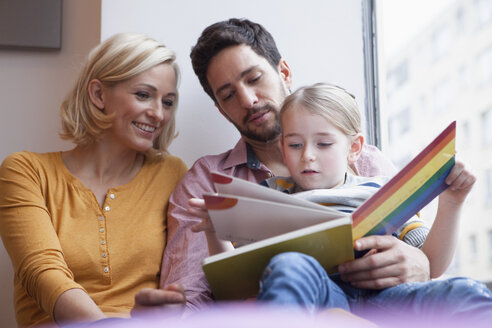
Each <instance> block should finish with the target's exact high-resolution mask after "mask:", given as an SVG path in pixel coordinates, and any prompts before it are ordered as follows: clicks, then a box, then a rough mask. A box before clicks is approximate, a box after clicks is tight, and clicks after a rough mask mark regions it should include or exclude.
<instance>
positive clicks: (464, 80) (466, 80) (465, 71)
mask: <svg viewBox="0 0 492 328" xmlns="http://www.w3.org/2000/svg"><path fill="white" fill-rule="evenodd" d="M458 85H459V86H460V89H461V90H460V91H463V90H466V89H468V88H469V87H470V85H471V77H470V69H469V67H468V66H466V65H463V66H461V67H460V68H459V71H458Z"/></svg>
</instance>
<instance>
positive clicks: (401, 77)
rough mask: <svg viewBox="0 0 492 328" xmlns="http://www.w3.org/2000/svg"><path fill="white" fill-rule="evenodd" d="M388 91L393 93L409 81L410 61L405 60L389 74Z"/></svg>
mask: <svg viewBox="0 0 492 328" xmlns="http://www.w3.org/2000/svg"><path fill="white" fill-rule="evenodd" d="M387 80H388V91H389V92H390V93H392V92H393V91H395V90H398V89H399V88H401V87H402V86H403V85H404V84H405V82H407V80H408V61H407V60H404V61H402V62H401V63H400V64H399V65H397V66H396V67H395V68H394V69H392V70H391V71H390V72H389V73H388V78H387Z"/></svg>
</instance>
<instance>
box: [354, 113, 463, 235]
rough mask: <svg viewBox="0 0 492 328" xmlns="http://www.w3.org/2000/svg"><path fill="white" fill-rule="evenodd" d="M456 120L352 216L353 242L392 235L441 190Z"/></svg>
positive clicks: (452, 152)
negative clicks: (364, 238)
mask: <svg viewBox="0 0 492 328" xmlns="http://www.w3.org/2000/svg"><path fill="white" fill-rule="evenodd" d="M455 139H456V121H454V122H452V123H451V124H450V125H449V126H448V127H447V128H446V129H445V130H444V131H443V132H442V133H441V134H440V135H439V136H438V137H437V138H436V139H434V141H432V142H431V143H430V144H429V145H428V146H427V147H426V148H425V149H424V150H423V151H422V152H420V154H418V155H417V156H416V157H415V158H414V159H413V160H412V161H411V162H410V163H408V164H407V165H406V166H405V167H404V168H403V169H402V170H401V171H400V172H399V173H398V174H397V175H395V176H394V177H393V178H392V179H391V180H390V181H388V183H386V184H385V185H384V186H383V187H382V188H381V189H380V190H379V191H378V192H377V193H376V194H374V195H373V196H372V197H371V198H370V199H369V200H367V201H366V202H365V203H364V204H363V205H362V206H361V207H359V208H358V209H357V211H355V212H354V213H352V227H353V239H354V240H356V239H358V238H361V237H363V236H367V235H383V234H391V233H393V232H394V231H396V230H397V229H398V228H399V227H400V226H402V225H403V224H404V223H405V222H406V221H407V220H408V219H410V218H411V217H412V216H413V215H415V214H416V213H417V212H418V211H420V210H421V209H422V208H423V207H424V206H426V205H427V204H428V203H429V202H430V201H432V200H433V199H434V198H435V197H437V196H438V195H439V194H440V193H441V192H442V191H444V190H445V189H446V188H447V187H448V185H447V184H446V183H445V182H444V180H445V179H446V177H447V176H448V174H449V172H450V171H451V168H452V167H453V166H454V162H455V153H456V151H455Z"/></svg>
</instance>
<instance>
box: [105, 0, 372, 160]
mask: <svg viewBox="0 0 492 328" xmlns="http://www.w3.org/2000/svg"><path fill="white" fill-rule="evenodd" d="M231 17H245V18H249V19H251V20H253V21H256V22H259V23H261V24H262V25H264V26H265V27H266V28H267V29H268V30H269V31H270V32H271V33H272V35H273V37H274V38H275V40H276V42H277V46H278V48H279V50H280V53H281V54H282V55H283V57H284V58H285V59H286V60H287V63H288V64H289V65H290V67H291V69H292V71H293V74H294V88H293V89H296V88H297V87H299V86H301V85H305V84H308V83H315V82H320V81H326V82H333V83H337V84H339V85H341V86H344V87H345V88H347V89H348V90H350V91H352V93H353V94H354V95H355V96H356V97H357V99H358V102H359V104H360V105H361V106H364V102H365V101H364V97H365V94H364V92H365V91H364V73H363V72H364V71H363V68H364V67H363V65H364V64H363V53H362V9H361V1H360V0H305V1H297V0H268V1H265V0H249V1H230V0H208V1H199V0H196V1H192V0H181V1H160V0H139V1H138V6H135V1H133V0H102V23H101V39H106V38H108V37H109V36H111V35H113V34H115V33H118V32H130V31H131V32H140V33H146V34H148V35H150V36H152V37H154V38H156V39H158V40H160V41H162V42H164V43H165V44H166V45H167V46H168V47H170V48H171V49H173V50H175V51H176V53H177V56H178V63H179V65H180V67H181V71H182V81H181V86H180V89H179V91H180V95H181V98H180V105H179V108H178V114H177V127H178V130H179V132H180V135H179V137H178V138H177V139H176V140H175V141H174V143H173V145H172V146H171V149H170V150H171V152H172V153H173V154H175V155H177V156H179V157H181V158H182V159H183V160H184V161H185V162H186V163H187V164H188V165H191V164H192V163H193V162H194V161H195V160H196V159H197V158H198V157H200V156H202V155H205V154H215V153H220V152H223V151H225V150H227V149H229V148H230V147H232V146H233V145H234V144H235V143H236V142H237V140H238V138H239V134H238V133H237V132H236V130H235V128H234V127H233V126H232V124H230V123H228V122H227V121H226V120H225V119H224V118H223V117H222V116H221V115H220V114H219V112H218V110H217V109H216V108H215V107H214V106H213V103H212V101H211V99H210V98H209V97H208V96H207V95H206V94H205V92H204V91H203V90H202V88H201V86H200V83H199V82H198V79H197V78H196V76H195V75H194V73H193V70H192V67H191V62H190V59H189V54H190V50H191V47H192V46H193V45H194V44H195V42H196V40H197V38H198V37H199V35H200V34H201V32H202V30H203V29H204V28H205V27H206V26H208V25H210V24H212V23H215V22H217V21H219V20H225V19H228V18H231ZM361 110H362V111H363V109H362V108H361Z"/></svg>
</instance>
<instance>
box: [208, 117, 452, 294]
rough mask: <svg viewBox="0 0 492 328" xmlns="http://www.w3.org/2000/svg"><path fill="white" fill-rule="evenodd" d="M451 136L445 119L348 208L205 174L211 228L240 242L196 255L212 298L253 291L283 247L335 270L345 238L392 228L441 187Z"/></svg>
mask: <svg viewBox="0 0 492 328" xmlns="http://www.w3.org/2000/svg"><path fill="white" fill-rule="evenodd" d="M455 136H456V122H453V123H451V124H450V125H449V126H448V127H447V128H446V129H444V131H443V132H442V133H441V134H439V136H438V137H437V138H436V139H434V140H433V141H432V142H431V143H430V144H429V145H428V146H427V147H426V148H425V149H424V150H423V151H421V152H420V153H419V154H418V155H417V156H416V157H415V158H414V159H413V160H412V161H411V162H410V163H408V164H407V165H406V166H405V167H404V168H403V169H402V170H401V171H400V172H398V173H397V174H396V175H395V176H394V177H393V178H391V179H390V180H389V181H388V182H387V183H386V184H385V185H384V186H383V187H382V188H381V189H379V190H378V191H377V192H376V193H375V194H374V195H373V196H371V197H370V198H369V199H368V200H367V201H365V202H364V203H363V204H362V205H361V206H360V207H359V208H358V209H357V210H356V211H355V212H353V213H352V214H348V213H343V212H339V211H336V210H334V209H332V208H330V207H326V206H323V205H320V204H316V203H314V202H311V201H309V200H308V199H309V197H306V195H303V197H296V194H292V195H288V194H285V193H282V192H279V191H277V190H274V189H270V188H267V187H265V186H262V185H259V184H256V183H252V182H249V181H246V180H242V179H239V178H235V177H230V176H226V175H223V174H221V173H212V179H213V182H214V186H215V188H216V193H214V194H211V193H209V194H204V195H203V197H204V200H205V204H206V207H207V208H208V210H209V214H210V218H211V220H212V222H213V225H214V228H215V231H216V234H217V236H218V237H219V238H221V239H224V240H231V241H234V242H237V243H238V244H239V245H244V246H241V247H238V248H236V249H235V250H232V251H229V252H225V253H222V254H217V255H214V256H211V257H208V258H206V259H205V260H204V262H203V270H204V272H205V275H206V277H207V279H208V281H209V284H210V286H211V288H212V291H213V293H214V296H215V297H216V298H217V299H243V298H247V297H251V296H254V294H255V293H256V292H257V291H258V281H259V277H260V275H261V272H262V271H263V269H264V267H265V266H266V264H267V263H268V261H269V260H270V258H271V257H273V256H274V255H276V254H278V253H281V252H286V251H298V252H302V253H306V254H309V255H312V256H314V257H315V258H316V259H317V260H318V261H319V262H320V263H321V264H322V265H323V267H324V268H325V270H326V271H327V272H328V273H331V272H335V270H336V266H337V265H338V264H340V263H342V262H345V261H349V260H351V259H353V253H354V251H353V246H352V245H353V240H356V239H358V238H361V237H363V236H367V235H373V234H380V235H381V234H391V233H393V232H394V231H396V230H397V229H398V228H399V227H400V226H401V225H403V224H404V223H405V222H406V221H407V220H408V219H410V218H411V217H412V216H413V215H415V214H416V213H417V212H418V211H419V210H421V209H422V208H423V207H424V206H425V205H427V204H428V203H429V202H430V201H431V200H432V199H434V198H435V197H436V196H438V195H439V194H440V193H441V192H442V191H443V190H444V189H445V188H446V187H447V185H446V183H445V182H444V180H445V179H446V177H447V175H448V174H449V171H450V170H451V168H452V167H453V165H454V158H455V157H454V156H455ZM312 193H313V194H315V193H316V191H315V190H313V191H312ZM320 240H323V242H321V241H320ZM301 245H302V246H301Z"/></svg>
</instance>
